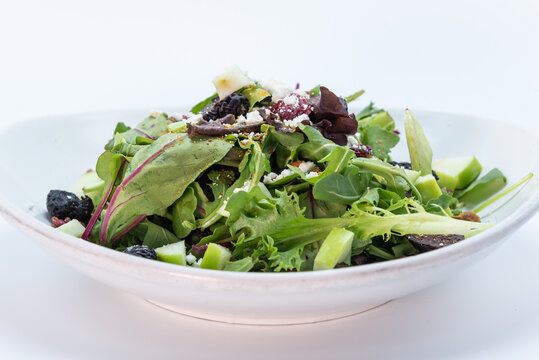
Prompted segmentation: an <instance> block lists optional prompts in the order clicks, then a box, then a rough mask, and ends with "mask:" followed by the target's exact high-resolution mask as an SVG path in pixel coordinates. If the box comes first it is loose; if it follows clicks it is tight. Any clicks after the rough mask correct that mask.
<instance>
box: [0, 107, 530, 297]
mask: <svg viewBox="0 0 539 360" xmlns="http://www.w3.org/2000/svg"><path fill="white" fill-rule="evenodd" d="M390 110H393V111H395V109H390ZM135 111H145V110H141V109H135V108H134V109H118V110H111V111H98V112H83V113H77V114H60V115H48V116H44V117H33V118H29V119H27V120H24V121H23V122H24V123H28V122H32V121H44V120H46V119H48V120H53V119H55V120H59V119H61V118H65V117H69V118H70V121H74V120H75V119H76V118H77V117H83V116H89V115H91V116H105V115H107V114H113V113H127V112H135ZM397 111H398V110H397ZM415 112H416V113H423V114H428V113H431V114H436V115H444V116H453V117H466V118H469V119H471V118H473V119H474V120H476V121H488V122H491V123H497V124H500V125H504V126H509V124H508V123H505V122H500V121H493V120H487V119H482V118H479V117H475V116H470V115H463V114H455V113H449V112H440V111H428V110H415ZM20 123H21V122H18V123H13V124H9V125H8V126H6V127H0V133H2V132H5V131H9V129H11V128H14V127H15V126H17V125H19V126H20ZM510 126H512V127H513V128H515V129H519V130H522V131H528V130H529V129H524V128H521V127H515V126H514V125H510ZM532 132H533V134H532V135H531V136H534V137H535V136H536V135H535V132H534V131H532ZM533 170H535V169H533ZM536 176H537V174H536ZM538 210H539V189H537V188H536V189H534V191H533V194H532V196H530V197H529V198H528V199H527V200H526V201H525V202H524V203H522V204H521V205H520V206H519V207H518V208H517V209H516V211H515V212H514V213H512V214H511V215H510V216H508V217H507V218H505V219H503V220H502V221H501V222H499V223H497V224H495V225H494V226H493V227H492V228H490V229H487V230H485V231H483V232H482V233H480V234H477V235H475V236H473V237H471V238H470V239H466V241H461V242H459V243H456V244H453V245H451V246H447V247H444V248H441V249H437V250H434V251H429V252H426V253H421V254H418V255H415V256H410V257H405V258H400V259H395V260H389V261H382V262H378V263H372V264H366V265H361V266H351V267H346V268H338V269H332V270H331V271H305V272H287V273H262V272H247V273H246V272H232V271H215V270H208V269H200V268H194V267H188V266H178V265H174V264H168V263H164V262H160V261H148V260H147V259H142V258H139V257H136V256H130V255H127V254H124V253H121V252H119V251H116V250H113V249H110V248H107V247H105V246H101V245H98V244H95V243H92V242H89V241H82V240H81V239H77V240H81V241H74V240H73V236H71V235H67V234H65V233H62V232H60V231H57V230H56V229H54V228H53V227H51V226H50V225H47V224H45V223H43V222H42V221H39V220H38V219H37V218H36V217H34V216H32V215H31V214H29V213H27V212H25V211H23V210H22V209H20V207H18V206H17V205H15V204H13V203H11V202H10V201H9V200H7V198H5V197H4V195H2V194H1V193H0V215H2V216H4V217H5V218H6V219H7V222H8V223H10V224H12V225H14V226H16V227H18V228H19V229H21V230H22V231H23V232H27V233H33V234H35V235H39V241H38V242H40V243H41V244H43V245H45V246H46V247H48V245H52V246H54V247H56V248H57V249H58V250H60V251H62V252H70V253H71V254H77V253H78V254H80V255H77V259H78V260H80V261H84V262H86V263H88V264H94V263H93V262H91V261H90V257H88V256H82V254H86V255H91V256H92V257H91V258H92V259H93V260H96V259H98V260H99V262H100V266H104V264H105V265H106V266H112V267H113V268H115V269H119V270H120V271H126V272H129V270H130V269H131V270H132V269H133V267H137V273H138V274H145V275H146V276H148V277H150V278H151V279H154V280H156V281H159V280H161V281H163V280H164V279H162V276H163V274H166V275H167V276H168V278H169V279H170V278H191V279H197V280H201V279H205V280H211V281H216V280H221V281H228V283H230V281H229V280H232V281H241V282H242V283H243V285H245V284H248V286H253V284H260V283H263V284H264V286H272V287H273V288H275V287H276V288H279V287H283V288H284V287H286V288H289V287H290V286H294V285H297V284H299V283H302V284H305V282H310V283H313V282H316V285H315V286H317V287H319V286H330V285H331V284H334V283H335V282H336V281H337V280H338V281H339V282H340V283H342V281H345V282H357V281H361V282H369V283H370V282H376V281H380V280H381V279H383V278H384V277H386V276H390V275H391V274H395V273H402V272H411V271H417V270H419V269H422V268H427V267H432V266H441V265H442V264H444V263H446V262H449V261H451V260H453V259H456V258H459V257H461V256H466V255H472V254H474V253H476V252H478V251H480V250H482V249H485V248H489V247H491V246H493V245H494V244H496V243H499V242H500V241H502V240H503V239H504V238H505V235H507V234H509V233H510V232H511V231H514V230H515V229H516V228H518V227H519V226H521V225H522V224H523V223H524V222H525V221H526V220H528V219H529V218H531V217H532V216H533V215H534V213H536V212H537V211H538ZM34 238H35V237H34ZM96 266H97V265H96ZM146 276H145V277H146Z"/></svg>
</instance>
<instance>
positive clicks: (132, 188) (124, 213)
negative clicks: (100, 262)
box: [101, 134, 233, 242]
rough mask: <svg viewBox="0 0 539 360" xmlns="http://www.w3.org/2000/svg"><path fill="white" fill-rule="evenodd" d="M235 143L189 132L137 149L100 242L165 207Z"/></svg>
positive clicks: (107, 216) (110, 207)
mask: <svg viewBox="0 0 539 360" xmlns="http://www.w3.org/2000/svg"><path fill="white" fill-rule="evenodd" d="M232 146H233V144H232V143H230V142H227V141H225V140H221V139H212V141H195V140H191V139H190V138H189V137H188V136H187V134H169V135H163V136H161V137H160V138H159V139H157V140H156V141H155V142H154V143H152V144H151V145H148V146H147V147H145V148H144V149H142V150H140V151H138V152H137V153H136V155H135V156H134V157H133V160H132V161H131V163H130V164H129V166H128V168H127V171H126V174H125V178H124V180H123V181H122V183H121V184H120V185H119V186H118V187H117V188H116V191H115V192H114V194H113V196H112V198H111V201H110V204H109V207H108V209H107V212H106V214H105V217H104V219H103V227H102V231H101V241H102V242H108V241H109V240H110V239H111V238H112V237H113V235H114V234H115V233H116V232H117V231H118V229H119V228H121V227H122V226H123V225H124V224H125V223H126V222H128V221H129V220H130V219H132V218H133V217H135V216H139V215H152V214H156V213H159V212H163V211H164V210H166V208H168V207H169V206H170V205H172V204H173V203H174V202H175V201H176V200H177V199H178V198H180V197H181V196H182V194H183V192H184V190H185V188H186V187H187V186H188V185H189V184H190V183H192V182H193V181H194V180H195V178H196V177H197V176H198V175H199V174H200V173H202V172H203V171H204V170H205V169H207V168H208V167H209V166H211V165H212V164H214V163H215V162H217V161H219V160H220V159H222V158H223V157H224V156H225V154H226V153H227V152H228V151H229V150H230V148H231V147H232Z"/></svg>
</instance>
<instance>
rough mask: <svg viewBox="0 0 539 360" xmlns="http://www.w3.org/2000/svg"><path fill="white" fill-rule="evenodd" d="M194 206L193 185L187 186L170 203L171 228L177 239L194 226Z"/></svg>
mask: <svg viewBox="0 0 539 360" xmlns="http://www.w3.org/2000/svg"><path fill="white" fill-rule="evenodd" d="M196 207H197V198H196V196H195V192H194V191H193V187H192V186H189V187H188V188H187V189H185V191H184V193H183V195H182V197H181V198H179V199H178V200H176V202H175V203H174V204H173V205H172V229H173V230H174V234H176V236H177V237H178V238H179V239H183V238H185V237H186V236H187V235H189V233H191V230H192V228H193V227H194V226H195V210H196ZM185 223H188V224H185ZM189 224H191V225H189Z"/></svg>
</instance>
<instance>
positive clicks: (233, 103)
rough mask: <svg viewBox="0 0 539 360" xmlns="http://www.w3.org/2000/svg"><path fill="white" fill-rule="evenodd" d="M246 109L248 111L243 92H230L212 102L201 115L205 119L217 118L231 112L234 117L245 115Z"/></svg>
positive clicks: (247, 101) (247, 103) (247, 102)
mask: <svg viewBox="0 0 539 360" xmlns="http://www.w3.org/2000/svg"><path fill="white" fill-rule="evenodd" d="M247 111H249V99H247V97H246V96H245V95H243V94H240V93H232V94H230V95H228V96H227V97H225V98H224V99H223V100H221V101H217V102H214V103H212V104H211V106H210V107H209V108H208V109H206V110H205V111H204V112H203V114H202V117H203V118H204V120H206V121H208V120H217V119H221V118H223V117H225V116H226V115H228V114H232V115H234V116H235V117H237V116H240V115H245V114H247Z"/></svg>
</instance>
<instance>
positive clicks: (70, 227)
mask: <svg viewBox="0 0 539 360" xmlns="http://www.w3.org/2000/svg"><path fill="white" fill-rule="evenodd" d="M56 229H57V230H60V231H61V232H63V233H66V234H69V235H73V236H74V237H78V238H80V237H81V236H82V234H83V233H84V226H83V225H82V224H81V223H80V221H78V220H77V219H73V220H70V221H69V222H67V223H65V224H63V225H60V226H58V227H57V228H56Z"/></svg>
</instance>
